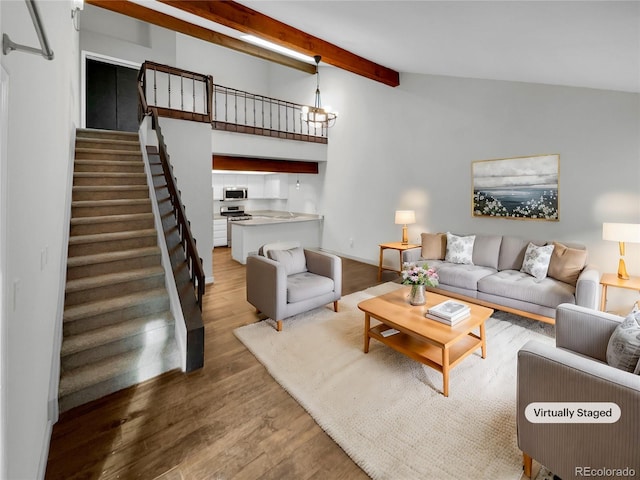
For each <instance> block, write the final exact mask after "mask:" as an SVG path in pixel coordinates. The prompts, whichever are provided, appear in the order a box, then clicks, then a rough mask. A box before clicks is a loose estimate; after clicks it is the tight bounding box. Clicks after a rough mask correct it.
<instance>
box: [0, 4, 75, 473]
mask: <svg viewBox="0 0 640 480" xmlns="http://www.w3.org/2000/svg"><path fill="white" fill-rule="evenodd" d="M38 6H39V9H40V13H41V18H42V20H43V23H44V29H45V32H46V34H47V36H48V39H49V43H50V45H51V48H52V49H53V51H54V54H55V58H54V60H53V61H47V60H45V59H44V58H42V57H41V56H36V55H31V54H27V53H21V52H12V53H10V54H9V55H3V56H2V57H1V62H2V65H3V66H4V67H5V69H6V70H7V72H8V73H9V95H10V96H9V132H8V134H9V139H8V145H7V147H8V171H7V173H8V191H7V203H8V211H7V225H6V227H7V229H6V230H7V253H8V254H7V265H6V271H5V272H3V276H4V277H5V278H6V280H7V284H6V286H7V287H8V291H7V297H8V298H6V300H11V302H10V303H9V305H8V307H9V309H8V314H7V318H3V319H2V322H3V323H4V322H6V324H7V333H8V339H7V346H8V352H7V353H8V365H7V387H8V388H7V397H6V400H7V405H6V413H7V425H6V440H7V443H6V445H3V446H2V448H3V449H6V450H5V451H6V461H7V462H6V463H7V464H6V472H0V475H2V474H4V475H6V476H5V477H3V478H11V479H33V478H39V477H42V476H43V474H44V468H45V466H46V460H47V454H48V445H49V436H50V428H51V421H52V420H53V418H52V416H55V409H51V411H48V407H51V405H52V404H54V403H55V402H56V401H57V398H56V394H57V390H56V391H52V392H50V382H51V383H52V384H53V385H57V378H55V377H56V374H57V363H56V362H59V352H58V350H57V349H58V348H59V342H60V340H59V337H58V335H59V334H60V330H59V329H57V327H60V326H61V325H60V323H58V322H60V321H61V312H62V305H61V301H62V300H63V298H64V285H63V283H62V282H61V276H62V275H63V272H64V270H65V267H66V263H65V261H66V258H65V257H66V232H67V231H68V228H69V223H68V217H67V214H68V211H67V210H68V208H67V200H68V198H67V196H68V194H69V192H68V190H67V181H68V178H69V173H70V168H71V165H72V163H71V162H72V157H73V149H72V145H71V141H72V138H73V128H74V122H77V118H78V106H77V103H76V99H77V98H78V80H77V79H78V42H77V34H76V32H75V31H74V29H73V25H72V20H71V2H67V1H59V2H38ZM0 9H1V12H2V15H1V26H2V28H1V29H2V32H3V33H7V34H9V36H10V37H11V38H12V40H14V41H15V42H18V43H22V44H26V45H30V46H34V47H36V46H38V40H37V37H36V34H35V30H34V27H33V25H32V23H31V18H30V16H29V14H28V11H27V9H26V7H25V4H24V2H1V4H0ZM16 282H17V285H18V287H17V291H16V293H15V302H13V297H14V292H13V288H14V287H13V285H14V283H16ZM50 393H51V395H52V397H53V398H50Z"/></svg>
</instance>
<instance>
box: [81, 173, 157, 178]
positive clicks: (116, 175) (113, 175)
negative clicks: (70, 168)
mask: <svg viewBox="0 0 640 480" xmlns="http://www.w3.org/2000/svg"><path fill="white" fill-rule="evenodd" d="M73 176H74V177H77V178H125V177H126V178H129V177H135V178H146V177H147V174H146V173H135V172H74V173H73Z"/></svg>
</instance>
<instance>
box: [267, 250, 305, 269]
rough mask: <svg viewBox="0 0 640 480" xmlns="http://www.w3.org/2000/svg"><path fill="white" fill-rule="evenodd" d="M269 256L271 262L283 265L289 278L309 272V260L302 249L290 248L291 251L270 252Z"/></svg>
mask: <svg viewBox="0 0 640 480" xmlns="http://www.w3.org/2000/svg"><path fill="white" fill-rule="evenodd" d="M267 256H268V257H269V258H270V259H271V260H275V261H276V262H280V263H282V264H283V265H284V271H285V272H287V276H288V275H295V274H296V273H303V272H306V271H307V259H306V258H305V256H304V249H303V248H302V247H296V248H290V249H289V250H269V251H268V252H267Z"/></svg>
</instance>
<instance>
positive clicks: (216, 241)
mask: <svg viewBox="0 0 640 480" xmlns="http://www.w3.org/2000/svg"><path fill="white" fill-rule="evenodd" d="M226 245H227V219H226V218H223V219H215V220H214V221H213V246H214V247H224V246H226Z"/></svg>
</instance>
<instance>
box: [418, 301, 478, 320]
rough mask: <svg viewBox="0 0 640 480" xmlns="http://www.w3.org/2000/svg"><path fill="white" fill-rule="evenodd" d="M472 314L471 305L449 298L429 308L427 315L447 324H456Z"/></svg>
mask: <svg viewBox="0 0 640 480" xmlns="http://www.w3.org/2000/svg"><path fill="white" fill-rule="evenodd" d="M469 315H471V309H470V308H469V305H465V304H464V303H461V302H457V301H455V300H447V301H446V302H442V303H439V304H438V305H435V306H433V307H431V308H430V309H429V310H427V313H426V314H425V316H426V317H427V318H430V319H432V320H437V321H438V322H441V323H444V324H445V325H455V324H456V323H458V322H460V321H461V320H464V319H465V318H467V317H469Z"/></svg>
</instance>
